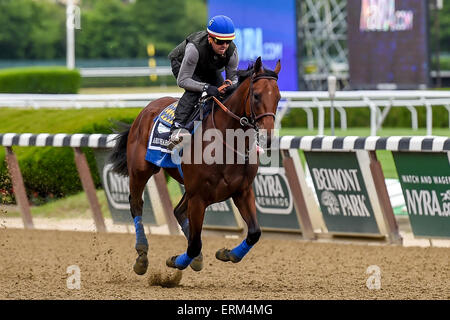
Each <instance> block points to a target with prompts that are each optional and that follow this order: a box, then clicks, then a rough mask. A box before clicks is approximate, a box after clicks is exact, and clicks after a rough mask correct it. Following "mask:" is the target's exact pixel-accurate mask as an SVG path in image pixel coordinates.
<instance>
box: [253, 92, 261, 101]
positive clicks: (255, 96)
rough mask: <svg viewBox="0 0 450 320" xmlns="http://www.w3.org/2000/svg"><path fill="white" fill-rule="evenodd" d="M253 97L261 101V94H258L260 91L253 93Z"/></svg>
mask: <svg viewBox="0 0 450 320" xmlns="http://www.w3.org/2000/svg"><path fill="white" fill-rule="evenodd" d="M253 98H254V99H255V100H256V101H259V99H260V98H261V95H260V94H258V93H254V94H253Z"/></svg>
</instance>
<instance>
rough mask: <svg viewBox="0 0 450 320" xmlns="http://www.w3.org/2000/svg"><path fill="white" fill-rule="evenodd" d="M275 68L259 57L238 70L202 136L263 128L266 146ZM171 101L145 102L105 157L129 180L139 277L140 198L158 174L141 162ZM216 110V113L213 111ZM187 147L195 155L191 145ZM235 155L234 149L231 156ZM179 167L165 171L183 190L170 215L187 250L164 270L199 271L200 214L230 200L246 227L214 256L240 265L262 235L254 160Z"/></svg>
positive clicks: (275, 95) (275, 97)
mask: <svg viewBox="0 0 450 320" xmlns="http://www.w3.org/2000/svg"><path fill="white" fill-rule="evenodd" d="M280 69H281V62H280V60H278V62H277V64H276V66H275V69H274V70H273V71H272V70H269V69H266V68H264V67H263V64H262V61H261V57H259V58H258V59H257V60H256V62H255V63H254V64H253V65H252V66H250V67H249V68H248V69H247V70H239V71H238V75H239V80H238V86H237V88H236V89H235V90H234V91H233V92H232V93H231V94H230V95H229V96H228V97H227V98H226V99H224V100H223V104H221V103H220V101H218V100H215V101H216V102H215V103H214V104H213V106H212V112H210V113H209V114H208V115H207V116H206V117H205V119H204V120H203V123H202V129H201V130H203V132H205V131H206V130H208V129H211V128H214V129H216V130H219V131H220V132H222V133H225V131H226V130H228V129H234V130H237V129H242V130H245V131H246V130H256V132H257V131H258V129H265V130H267V133H268V138H267V141H268V143H270V138H271V136H272V134H273V129H274V121H275V113H276V110H277V106H278V102H279V100H280V91H279V88H278V84H277V80H278V73H279V72H280ZM175 101H176V99H175V98H172V97H163V98H160V99H157V100H154V101H153V102H151V103H149V104H148V105H147V106H146V107H145V108H144V109H143V110H142V111H141V112H140V113H139V115H138V116H137V118H136V119H135V120H134V122H133V123H132V125H131V127H129V129H128V130H125V131H123V132H121V133H119V135H118V137H117V143H116V145H115V148H114V150H113V152H112V154H111V157H110V161H111V162H112V164H113V171H114V172H116V173H119V174H122V175H128V176H129V185H130V195H129V202H130V211H131V216H132V217H133V219H134V222H135V228H136V246H135V249H136V251H137V254H138V257H137V258H136V262H135V264H134V266H133V269H134V271H135V273H137V274H138V275H143V274H145V272H146V271H147V267H148V258H147V252H148V242H147V238H146V236H145V233H144V228H143V225H142V208H143V200H142V193H143V190H144V188H145V186H146V184H147V181H148V180H149V179H150V177H151V176H152V175H154V174H156V173H157V172H158V171H159V170H160V169H161V168H160V167H158V166H156V165H154V164H153V163H150V162H148V161H146V160H145V155H146V152H147V146H148V142H149V136H150V133H151V129H152V126H153V124H154V121H153V120H154V119H155V117H158V115H159V114H160V113H161V111H162V110H163V109H164V108H165V107H167V106H169V105H170V104H172V103H174V102H175ZM217 105H220V107H221V108H216V106H217ZM222 142H223V144H222V147H223V148H227V147H228V148H229V145H227V144H226V143H225V141H223V140H222ZM209 143H211V142H208V141H202V149H203V150H204V149H205V148H206V147H207V146H208V144H209ZM246 143H247V142H246ZM185 148H186V147H185ZM188 148H190V151H191V154H192V155H194V152H195V150H194V147H193V144H192V143H191V146H190V147H188ZM196 152H199V151H198V150H197V151H196ZM237 153H238V152H237V151H236V150H235V149H234V154H235V156H236V157H237V156H238V154H237ZM181 168H182V172H183V175H181V174H180V172H179V171H178V170H177V168H165V169H164V170H165V171H166V172H167V173H168V174H169V175H170V176H171V177H173V178H174V179H175V180H176V181H178V182H179V183H181V184H184V186H185V193H184V195H183V197H182V199H181V200H180V202H179V203H178V204H177V206H176V207H175V209H174V215H175V217H176V219H177V221H178V223H179V225H180V227H181V229H182V230H183V233H184V234H185V236H186V238H187V240H188V247H187V251H186V252H185V253H183V254H181V255H177V256H172V257H170V258H168V259H167V261H166V265H167V266H168V267H171V268H177V269H179V270H183V269H185V268H186V267H187V266H188V265H190V266H191V268H192V269H193V270H195V271H200V270H201V269H202V268H203V257H202V254H201V249H202V241H201V232H202V226H203V218H204V214H205V209H206V208H207V207H208V206H209V205H210V204H213V203H217V202H221V201H224V200H226V199H228V198H230V197H231V198H232V199H233V201H234V203H235V205H236V207H237V208H238V209H239V212H240V214H241V216H242V218H243V219H244V221H245V222H246V224H247V227H248V229H247V237H246V239H244V240H243V241H242V243H241V244H240V245H238V246H237V247H235V248H234V249H232V250H228V249H225V248H223V249H220V250H219V251H217V253H216V258H217V259H219V260H221V261H232V262H233V263H236V262H239V261H241V260H242V258H243V257H244V256H245V255H246V254H247V253H248V252H249V250H250V249H251V248H252V247H253V245H255V243H256V242H257V241H258V240H259V238H260V236H261V229H260V227H259V224H258V221H257V219H256V205H255V195H254V192H253V188H252V183H253V180H254V178H255V176H256V173H257V171H258V161H256V163H249V162H248V161H245V162H244V163H242V162H241V163H232V164H228V163H227V164H216V163H213V164H206V163H201V164H195V163H193V162H190V163H184V162H183V163H182V164H181Z"/></svg>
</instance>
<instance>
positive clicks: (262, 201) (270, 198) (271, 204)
mask: <svg viewBox="0 0 450 320" xmlns="http://www.w3.org/2000/svg"><path fill="white" fill-rule="evenodd" d="M267 153H268V154H267V155H266V156H267V157H268V159H271V154H270V151H267ZM278 153H279V158H278V159H277V160H278V161H277V162H278V163H277V164H275V163H272V162H269V163H268V164H264V165H262V164H260V166H259V168H258V173H257V175H256V177H255V180H254V181H253V191H254V193H255V200H256V214H257V218H258V222H259V225H260V226H261V228H263V229H264V228H266V229H268V230H270V229H274V230H287V231H300V229H301V228H300V223H299V220H298V216H297V211H296V208H295V206H294V199H293V197H292V193H291V189H290V187H289V183H288V180H287V177H286V173H285V169H284V168H283V165H282V157H281V153H280V152H279V151H278ZM272 165H273V166H272Z"/></svg>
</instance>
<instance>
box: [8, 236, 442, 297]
mask: <svg viewBox="0 0 450 320" xmlns="http://www.w3.org/2000/svg"><path fill="white" fill-rule="evenodd" d="M148 239H149V244H150V252H149V259H150V268H149V271H148V272H147V274H146V275H144V276H137V275H135V274H134V272H133V270H132V265H133V262H134V259H135V250H134V248H133V247H134V240H135V238H134V235H132V234H119V233H108V234H98V233H91V232H71V231H46V230H32V231H29V230H23V229H0V259H1V260H0V299H212V300H215V299H296V300H297V299H450V265H449V261H450V259H449V258H450V249H449V248H434V247H432V248H420V247H400V246H389V245H383V246H380V245H367V244H334V243H317V242H306V241H298V240H281V239H267V238H264V239H262V240H261V241H260V242H259V243H258V244H257V245H256V246H255V247H254V248H253V249H252V251H251V252H250V253H249V254H248V255H247V257H246V258H245V259H244V260H243V261H242V262H240V263H238V264H232V263H230V262H229V263H223V262H221V261H218V260H216V258H215V252H216V250H217V249H220V248H222V247H225V246H226V247H233V246H235V245H236V244H238V243H239V242H240V241H241V239H226V238H223V237H218V236H217V237H215V236H204V237H203V253H204V257H205V268H204V269H203V270H202V271H201V272H199V273H196V272H194V271H193V270H191V269H190V268H188V269H186V270H184V271H183V277H182V279H181V282H180V284H179V285H178V286H176V287H174V288H166V287H161V286H154V285H150V284H149V279H150V278H151V276H152V275H154V274H157V273H163V274H164V273H166V272H173V271H171V270H168V269H167V268H166V267H165V265H164V263H165V260H166V258H168V257H169V256H172V255H175V254H179V253H182V252H183V251H184V250H185V239H184V238H183V237H182V236H166V235H150V236H149V238H148ZM71 265H77V266H79V268H80V271H81V288H80V289H79V290H76V289H75V290H69V289H68V288H67V284H66V281H67V278H68V277H69V274H68V273H67V272H66V271H67V267H69V266H71ZM371 265H377V266H378V267H379V268H380V271H381V289H379V290H369V289H368V288H367V286H366V281H367V279H368V278H369V276H370V275H369V274H366V270H367V268H368V267H369V266H371Z"/></svg>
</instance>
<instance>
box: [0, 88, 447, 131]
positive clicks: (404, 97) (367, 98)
mask: <svg viewBox="0 0 450 320" xmlns="http://www.w3.org/2000/svg"><path fill="white" fill-rule="evenodd" d="M181 95H182V93H181V92H169V93H148V94H95V95H94V94H0V107H13V108H63V109H64V108H128V107H139V108H142V107H144V106H145V105H147V104H148V103H149V102H151V101H153V100H156V99H158V98H161V97H164V96H172V97H175V98H179V97H181ZM281 97H282V101H280V104H279V109H278V112H277V119H276V127H277V128H279V127H281V120H282V118H283V117H284V116H285V115H286V114H287V113H288V112H289V110H291V109H293V108H300V109H302V110H304V111H305V113H306V116H307V126H308V129H309V130H314V113H313V111H312V109H314V108H317V110H318V114H317V134H318V135H323V134H324V128H325V109H326V108H331V106H332V105H333V107H334V109H336V111H337V112H339V114H340V127H341V129H343V130H345V129H347V110H346V109H349V108H369V109H370V128H371V130H370V134H371V135H372V136H375V135H376V133H377V131H378V130H379V129H380V128H381V127H382V125H383V122H384V120H385V119H386V117H387V115H388V113H389V111H390V110H391V109H392V108H395V107H402V108H407V109H408V110H409V111H410V113H411V128H412V129H413V130H417V129H418V117H417V107H425V108H426V129H427V135H432V127H433V112H432V109H433V108H436V107H438V106H442V107H444V108H446V109H447V112H448V114H449V128H450V92H449V91H429V90H423V91H422V90H419V91H408V90H405V91H394V90H392V91H389V90H385V91H340V92H336V96H335V98H334V99H333V100H331V99H330V97H329V94H328V92H326V91H306V92H297V91H282V92H281Z"/></svg>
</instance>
